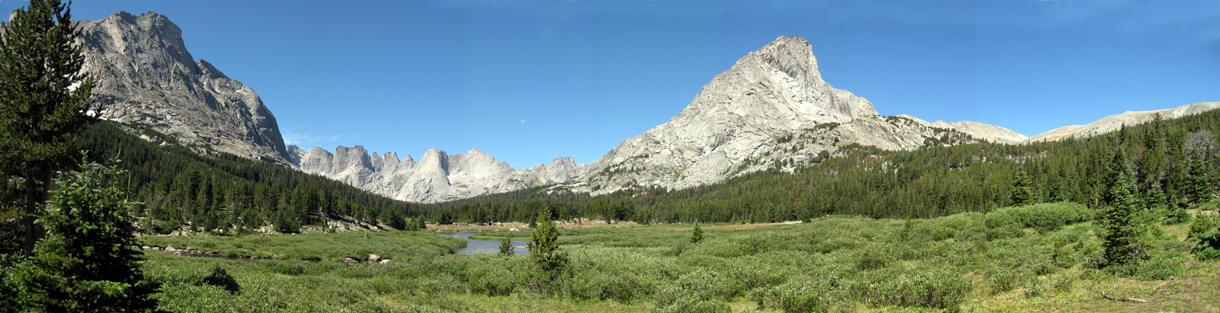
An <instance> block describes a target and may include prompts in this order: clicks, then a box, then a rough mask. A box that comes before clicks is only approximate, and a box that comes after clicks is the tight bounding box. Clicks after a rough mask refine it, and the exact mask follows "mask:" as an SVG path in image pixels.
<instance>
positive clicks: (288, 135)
mask: <svg viewBox="0 0 1220 313" xmlns="http://www.w3.org/2000/svg"><path fill="white" fill-rule="evenodd" d="M283 135H284V144H288V145H297V146H298V147H302V148H309V147H313V145H315V144H318V143H322V142H334V141H339V139H340V138H343V135H342V134H339V135H334V136H314V135H310V134H297V133H293V132H289V131H285V132H284V134H283Z"/></svg>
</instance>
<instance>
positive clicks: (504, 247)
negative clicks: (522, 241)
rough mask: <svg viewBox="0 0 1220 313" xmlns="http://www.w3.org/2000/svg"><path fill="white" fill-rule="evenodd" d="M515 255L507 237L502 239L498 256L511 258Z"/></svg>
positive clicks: (511, 243)
mask: <svg viewBox="0 0 1220 313" xmlns="http://www.w3.org/2000/svg"><path fill="white" fill-rule="evenodd" d="M516 254H517V252H515V251H513V242H512V241H511V240H509V237H504V240H501V241H500V255H501V256H513V255H516Z"/></svg>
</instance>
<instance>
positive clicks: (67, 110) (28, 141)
mask: <svg viewBox="0 0 1220 313" xmlns="http://www.w3.org/2000/svg"><path fill="white" fill-rule="evenodd" d="M0 32H2V33H3V40H2V41H0V169H3V170H4V174H5V175H10V176H16V177H18V178H20V181H21V182H22V183H21V186H20V187H19V189H21V190H22V192H23V193H24V194H25V195H24V198H25V201H24V202H25V205H24V208H23V209H24V210H25V212H23V213H24V215H26V218H25V219H24V221H23V224H24V227H25V228H26V235H25V238H24V239H25V243H24V246H23V251H24V253H25V255H27V256H29V255H31V253H32V252H33V249H34V244H35V242H36V241H37V240H38V237H39V236H40V234H41V231H40V230H39V228H40V227H38V226H37V225H35V224H34V220H35V219H37V217H38V215H39V213H40V212H39V209H38V207H39V206H41V205H43V204H44V203H46V201H47V199H48V197H49V193H48V189H49V188H50V187H51V178H52V174H53V172H54V171H55V170H56V168H57V167H58V165H59V164H60V163H61V162H64V161H67V159H68V158H69V154H70V153H69V152H70V151H69V150H70V149H71V148H72V145H73V144H74V143H75V141H76V139H77V137H79V134H80V132H81V131H83V130H84V129H85V127H87V126H89V124H91V123H93V122H95V121H96V120H97V119H96V118H95V117H92V116H90V115H89V114H88V113H87V112H89V111H94V112H101V110H102V108H101V106H100V105H94V103H93V102H92V101H90V100H89V93H90V91H91V90H92V89H93V77H91V76H87V75H86V74H84V73H81V66H82V65H83V64H84V62H85V56H84V54H83V53H82V52H81V48H80V47H79V46H77V45H76V38H77V37H78V36H79V35H80V30H78V29H76V28H75V27H74V26H73V24H72V15H71V10H70V9H69V8H68V6H67V5H66V4H61V3H60V1H59V0H32V1H30V4H29V6H28V7H25V8H22V9H19V10H17V11H14V12H13V15H12V20H11V21H9V23H7V24H5V25H3V29H0Z"/></svg>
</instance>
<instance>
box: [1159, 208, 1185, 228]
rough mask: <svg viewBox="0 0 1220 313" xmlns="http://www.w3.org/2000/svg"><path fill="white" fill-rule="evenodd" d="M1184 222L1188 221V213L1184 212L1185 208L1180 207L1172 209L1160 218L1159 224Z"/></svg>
mask: <svg viewBox="0 0 1220 313" xmlns="http://www.w3.org/2000/svg"><path fill="white" fill-rule="evenodd" d="M1186 222H1190V213H1189V212H1186V209H1183V208H1181V207H1178V208H1177V209H1173V210H1172V211H1170V213H1169V214H1168V215H1166V216H1165V218H1164V219H1162V220H1161V224H1163V225H1177V224H1182V223H1186Z"/></svg>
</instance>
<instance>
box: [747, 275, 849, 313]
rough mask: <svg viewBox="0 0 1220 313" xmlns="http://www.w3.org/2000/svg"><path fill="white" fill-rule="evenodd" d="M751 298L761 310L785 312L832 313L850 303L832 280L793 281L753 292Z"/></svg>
mask: <svg viewBox="0 0 1220 313" xmlns="http://www.w3.org/2000/svg"><path fill="white" fill-rule="evenodd" d="M749 298H750V299H751V300H753V301H754V303H757V304H758V308H759V309H764V308H775V309H781V310H784V312H831V311H838V310H837V308H838V307H839V306H843V305H849V304H850V303H839V302H843V301H844V300H845V297H844V295H843V289H842V288H840V286H838V284H837V283H834V282H833V281H832V280H817V281H813V280H808V279H793V280H789V281H788V282H786V283H784V284H781V285H778V286H774V287H771V288H764V289H759V290H755V291H753V292H751V293H750V294H749Z"/></svg>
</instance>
